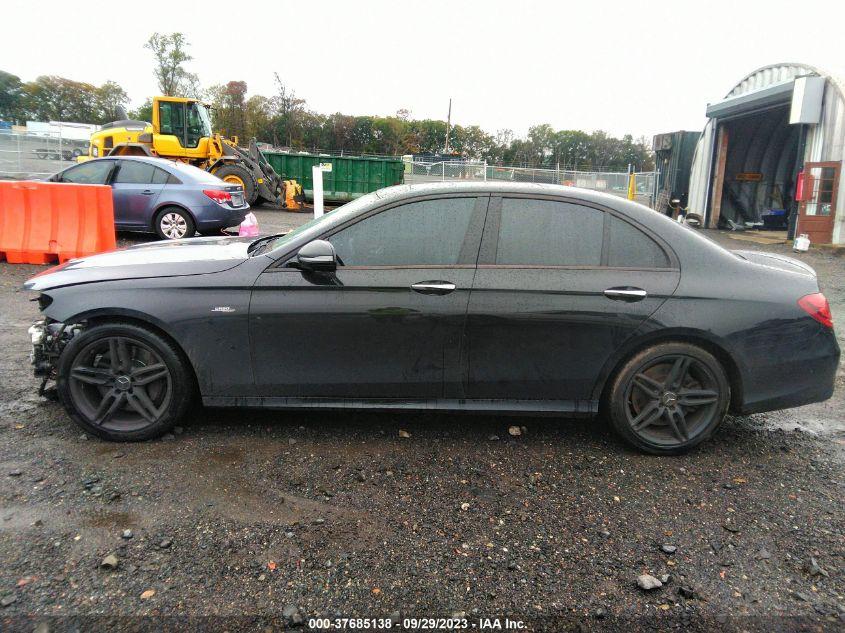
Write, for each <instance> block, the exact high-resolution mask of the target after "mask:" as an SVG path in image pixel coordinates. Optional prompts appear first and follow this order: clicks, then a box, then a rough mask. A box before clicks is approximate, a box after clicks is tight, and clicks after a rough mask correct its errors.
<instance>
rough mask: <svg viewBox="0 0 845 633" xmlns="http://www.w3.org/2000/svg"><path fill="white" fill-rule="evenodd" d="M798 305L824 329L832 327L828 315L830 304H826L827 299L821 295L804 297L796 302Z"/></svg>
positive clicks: (831, 317) (818, 293) (830, 316)
mask: <svg viewBox="0 0 845 633" xmlns="http://www.w3.org/2000/svg"><path fill="white" fill-rule="evenodd" d="M798 305H799V306H801V309H802V310H804V312H806V313H807V314H809V315H810V316H811V317H813V318H814V319H815V320H816V321H818V322H819V323H821V324H822V325H824V326H825V327H829V328H832V327H833V316H832V315H831V314H830V304H829V303H828V302H827V297H825V296H824V295H823V294H822V293H820V292H816V293H814V294H811V295H805V296H803V297H801V298H800V299H799V300H798Z"/></svg>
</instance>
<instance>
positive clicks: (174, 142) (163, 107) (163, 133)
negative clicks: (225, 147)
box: [153, 97, 212, 159]
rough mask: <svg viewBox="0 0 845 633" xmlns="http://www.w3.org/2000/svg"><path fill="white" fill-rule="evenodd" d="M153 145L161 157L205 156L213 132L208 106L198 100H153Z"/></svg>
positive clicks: (162, 98) (201, 157)
mask: <svg viewBox="0 0 845 633" xmlns="http://www.w3.org/2000/svg"><path fill="white" fill-rule="evenodd" d="M153 130H154V131H155V134H154V136H153V146H154V148H155V151H156V153H157V154H158V155H159V156H183V157H186V158H198V159H203V158H206V157H207V156H208V142H209V137H210V136H211V135H212V131H211V119H210V117H209V116H208V109H207V108H206V107H205V106H204V105H203V104H202V103H200V102H199V101H196V100H194V99H183V98H178V97H156V98H155V99H153Z"/></svg>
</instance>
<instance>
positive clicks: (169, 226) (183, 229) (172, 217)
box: [159, 211, 188, 240]
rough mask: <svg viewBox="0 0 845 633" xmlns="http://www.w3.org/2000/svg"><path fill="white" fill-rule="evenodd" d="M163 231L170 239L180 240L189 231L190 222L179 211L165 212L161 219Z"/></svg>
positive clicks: (160, 224)
mask: <svg viewBox="0 0 845 633" xmlns="http://www.w3.org/2000/svg"><path fill="white" fill-rule="evenodd" d="M159 226H160V227H161V232H162V233H163V234H164V235H166V236H167V238H168V239H171V240H178V239H181V238H183V237H185V234H186V233H187V232H188V222H187V220H185V218H184V217H182V216H181V215H179V214H178V213H173V212H172V211H171V212H170V213H165V214H164V215H163V216H161V220H159Z"/></svg>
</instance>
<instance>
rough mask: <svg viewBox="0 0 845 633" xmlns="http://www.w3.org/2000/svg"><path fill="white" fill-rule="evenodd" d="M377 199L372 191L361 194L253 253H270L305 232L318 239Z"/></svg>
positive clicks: (274, 239)
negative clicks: (364, 194)
mask: <svg viewBox="0 0 845 633" xmlns="http://www.w3.org/2000/svg"><path fill="white" fill-rule="evenodd" d="M377 199H378V196H377V195H376V194H375V193H370V194H367V195H366V196H361V197H360V198H358V199H357V200H353V201H352V202H347V203H346V204H344V205H343V206H342V207H338V208H337V209H335V210H334V211H331V212H329V213H326V214H325V215H324V216H322V217H319V218H314V219H313V220H310V221H308V222H306V223H305V224H303V225H302V226H298V227H296V228H295V229H294V230H293V231H291V232H290V233H285V234H284V235H280V236H279V237H276V238H273V239H272V240H270V241H269V242H267V243H266V244H263V245H261V248H257V249H256V250H255V251H254V252H253V253H252V254H253V255H257V254H259V253H269V252H271V251H274V250H276V249H278V248H283V247H284V246H285V244H288V243H289V242H291V241H292V240H294V239H295V238H297V237H299V236H300V235H302V234H304V233H309V232H310V233H313V234H314V239H316V238H317V236H319V235H320V234H321V233H323V232H325V231H327V230H328V229H329V228H330V227H332V226H335V225H337V224H340V223H342V222H344V221H346V219H347V218H348V217H349V216H351V215H353V214H355V213H357V212H358V210H360V209H362V208H364V207H367V206H369V205H370V204H371V203H372V202H373V201H374V200H377Z"/></svg>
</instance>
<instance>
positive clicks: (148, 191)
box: [141, 189, 155, 196]
mask: <svg viewBox="0 0 845 633" xmlns="http://www.w3.org/2000/svg"><path fill="white" fill-rule="evenodd" d="M141 193H142V194H143V195H145V196H151V195H153V194H154V193H155V191H150V190H149V189H144V190H143V191H142V192H141Z"/></svg>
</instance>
